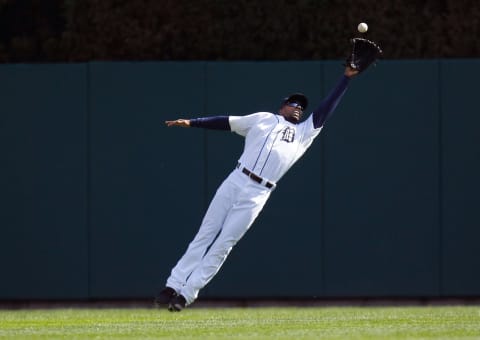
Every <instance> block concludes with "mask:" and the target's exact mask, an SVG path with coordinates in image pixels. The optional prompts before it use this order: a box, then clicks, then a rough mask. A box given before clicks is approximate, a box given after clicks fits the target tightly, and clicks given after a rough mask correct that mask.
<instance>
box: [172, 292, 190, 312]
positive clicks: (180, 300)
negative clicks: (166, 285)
mask: <svg viewBox="0 0 480 340" xmlns="http://www.w3.org/2000/svg"><path fill="white" fill-rule="evenodd" d="M186 304H187V300H185V298H184V297H183V295H176V296H174V297H173V298H172V299H171V300H170V303H169V304H168V310H169V311H170V312H180V311H181V310H182V309H184V308H185V305H186Z"/></svg>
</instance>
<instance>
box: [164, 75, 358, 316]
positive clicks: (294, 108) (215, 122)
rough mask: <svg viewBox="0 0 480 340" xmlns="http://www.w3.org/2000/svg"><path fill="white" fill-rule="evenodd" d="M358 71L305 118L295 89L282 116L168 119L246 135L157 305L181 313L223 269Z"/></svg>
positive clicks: (182, 124)
mask: <svg viewBox="0 0 480 340" xmlns="http://www.w3.org/2000/svg"><path fill="white" fill-rule="evenodd" d="M357 74H358V70H355V69H354V68H351V67H350V66H346V68H345V71H344V74H343V75H342V77H341V78H340V79H339V80H338V82H337V84H336V85H335V87H334V88H333V89H332V90H331V92H330V93H329V94H328V96H327V97H326V98H325V99H324V100H323V101H322V102H321V103H320V105H319V106H318V108H317V109H315V110H314V111H313V113H312V114H310V115H309V116H308V117H307V118H306V119H305V120H304V121H301V118H302V115H303V112H304V111H305V109H306V108H307V104H308V101H307V98H306V97H305V96H304V95H303V94H301V93H295V94H292V95H290V96H288V97H287V98H285V99H284V100H283V101H282V104H281V107H280V109H279V111H278V114H274V113H270V112H257V113H253V114H250V115H246V116H217V117H206V118H196V119H177V120H173V121H166V122H165V123H166V125H167V126H180V127H197V128H206V129H217V130H227V131H233V132H236V133H237V134H239V135H241V136H243V137H245V146H244V150H243V153H242V155H241V156H240V158H239V160H238V163H237V164H236V166H235V168H234V170H233V171H232V172H231V173H230V175H229V176H228V177H227V178H226V179H225V181H224V182H223V183H222V184H221V186H220V187H219V188H218V190H217V192H216V194H215V196H214V197H213V199H212V201H211V203H210V206H209V207H208V210H207V212H206V214H205V216H204V218H203V221H202V224H201V226H200V229H199V230H198V232H197V235H196V236H195V238H194V239H193V241H192V242H191V243H190V245H189V246H188V249H187V251H186V252H185V254H184V255H183V256H182V258H180V260H179V261H178V263H177V264H176V266H175V267H174V268H173V269H172V271H171V275H170V277H169V278H168V279H167V282H166V287H165V288H164V289H163V290H162V291H161V292H160V293H159V294H158V295H157V296H156V298H155V304H156V305H157V306H161V305H165V306H168V309H169V310H170V311H181V310H182V309H183V308H185V306H188V305H189V304H191V303H192V302H194V301H195V299H196V298H197V296H198V292H199V291H200V290H201V289H202V288H203V287H205V285H206V284H207V283H208V282H209V281H210V280H211V279H212V278H213V277H214V276H215V274H216V273H217V272H218V270H219V269H220V267H221V266H222V264H223V263H224V261H225V259H226V258H227V256H228V254H229V253H230V251H231V250H232V248H233V246H235V244H236V243H237V242H238V241H239V240H240V239H241V238H242V236H243V235H244V234H245V232H246V231H247V230H248V229H249V228H250V226H251V225H252V223H253V221H254V220H255V218H256V217H257V216H258V214H259V213H260V211H261V210H262V208H263V206H264V205H265V203H266V201H267V200H268V198H269V197H270V194H271V192H272V190H274V189H275V187H276V185H277V182H278V181H279V180H280V178H282V176H283V175H284V174H285V173H286V172H287V171H288V169H290V167H291V166H292V165H293V164H294V163H295V162H296V161H297V160H298V159H299V158H300V157H301V156H302V155H303V154H304V153H305V151H306V150H307V149H308V147H309V146H310V145H311V144H312V142H313V140H314V139H315V137H317V136H318V134H319V133H320V131H321V129H322V127H323V125H324V123H325V121H326V120H327V119H328V118H329V116H330V115H331V114H332V112H333V111H334V109H335V107H336V106H337V104H338V103H339V102H340V100H341V98H342V97H343V95H344V93H345V91H346V90H347V87H348V85H349V82H350V78H352V77H353V76H355V75H357Z"/></svg>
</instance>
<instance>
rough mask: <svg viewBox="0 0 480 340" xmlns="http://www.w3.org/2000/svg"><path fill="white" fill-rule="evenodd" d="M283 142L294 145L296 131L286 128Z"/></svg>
mask: <svg viewBox="0 0 480 340" xmlns="http://www.w3.org/2000/svg"><path fill="white" fill-rule="evenodd" d="M282 140H283V141H284V142H287V143H292V142H293V141H294V140H295V129H293V128H291V127H286V128H285V130H283V131H282Z"/></svg>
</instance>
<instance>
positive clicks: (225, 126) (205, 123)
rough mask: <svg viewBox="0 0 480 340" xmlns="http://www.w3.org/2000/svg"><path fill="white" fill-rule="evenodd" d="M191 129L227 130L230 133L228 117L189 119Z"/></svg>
mask: <svg viewBox="0 0 480 340" xmlns="http://www.w3.org/2000/svg"><path fill="white" fill-rule="evenodd" d="M190 126H191V127H199V128H204V129H211V130H227V131H230V130H231V129H230V123H229V121H228V116H215V117H204V118H194V119H190Z"/></svg>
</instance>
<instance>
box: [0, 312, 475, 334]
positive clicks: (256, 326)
mask: <svg viewBox="0 0 480 340" xmlns="http://www.w3.org/2000/svg"><path fill="white" fill-rule="evenodd" d="M0 338H3V339H161V338H164V339H174V338H175V339H177V338H181V339H480V307H479V306H465V307H462V306H452V307H305V308H300V307H282V308H274V307H268V308H211V309H206V308H191V309H186V310H184V311H183V312H181V313H169V312H168V311H165V310H155V309H47V310H18V311H0Z"/></svg>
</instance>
